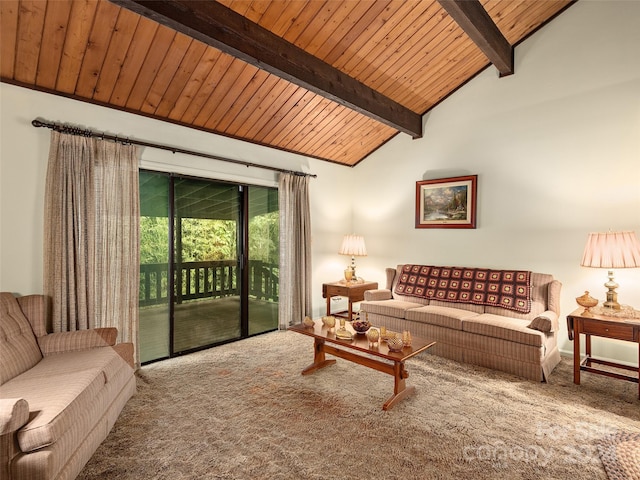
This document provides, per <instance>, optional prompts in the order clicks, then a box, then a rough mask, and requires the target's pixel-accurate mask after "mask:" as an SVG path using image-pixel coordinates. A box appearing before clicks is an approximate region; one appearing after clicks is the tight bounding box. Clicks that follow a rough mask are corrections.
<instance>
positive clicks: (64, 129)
mask: <svg viewBox="0 0 640 480" xmlns="http://www.w3.org/2000/svg"><path fill="white" fill-rule="evenodd" d="M0 1H1V0H0ZM31 125H33V126H34V127H38V128H39V127H46V128H50V129H52V130H55V131H56V132H60V133H68V134H70V135H79V136H83V137H95V138H101V139H103V140H112V141H114V142H120V143H123V144H129V145H140V146H141V147H151V148H157V149H159V150H168V151H170V152H173V153H174V154H175V153H184V154H185V155H192V156H194V157H202V158H210V159H212V160H220V161H221V162H228V163H235V164H236V165H244V166H245V167H247V168H248V167H254V168H262V169H264V170H272V171H274V172H280V173H291V174H293V175H299V176H301V177H304V176H306V177H312V178H316V177H317V175H314V174H312V173H304V172H296V171H294V170H285V169H284V168H277V167H270V166H268V165H260V164H257V163H251V162H244V161H242V160H234V159H232V158H225V157H219V156H217V155H211V154H209V153H202V152H196V151H193V150H186V149H184V148H178V147H171V146H169V145H162V144H161V143H152V142H145V141H142V140H132V139H130V138H128V137H122V136H118V135H107V134H106V133H105V132H94V131H93V130H88V129H82V128H79V127H73V126H70V125H63V124H59V123H51V122H46V121H43V120H40V119H37V118H36V119H35V120H33V121H32V122H31Z"/></svg>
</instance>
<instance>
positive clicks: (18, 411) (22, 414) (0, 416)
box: [0, 398, 29, 435]
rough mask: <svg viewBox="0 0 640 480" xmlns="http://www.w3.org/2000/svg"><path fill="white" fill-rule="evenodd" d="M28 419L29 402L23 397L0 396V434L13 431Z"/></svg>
mask: <svg viewBox="0 0 640 480" xmlns="http://www.w3.org/2000/svg"><path fill="white" fill-rule="evenodd" d="M28 421H29V403H27V401H26V400H25V399H24V398H0V435H5V434H7V433H11V432H15V431H16V430H19V429H20V428H21V427H23V426H24V425H26V424H27V422H28Z"/></svg>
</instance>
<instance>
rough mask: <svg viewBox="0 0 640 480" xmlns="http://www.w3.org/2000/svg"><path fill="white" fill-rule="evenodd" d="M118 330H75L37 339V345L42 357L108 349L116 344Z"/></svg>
mask: <svg viewBox="0 0 640 480" xmlns="http://www.w3.org/2000/svg"><path fill="white" fill-rule="evenodd" d="M117 336H118V329H117V328H115V327H107V328H93V329H91V330H76V331H75V332H58V333H50V334H49V335H45V336H44V337H38V345H39V346H40V350H41V351H42V354H43V355H45V356H46V355H51V354H52V353H62V352H71V351H74V350H87V349H89V348H96V347H109V346H113V345H115V344H116V337H117Z"/></svg>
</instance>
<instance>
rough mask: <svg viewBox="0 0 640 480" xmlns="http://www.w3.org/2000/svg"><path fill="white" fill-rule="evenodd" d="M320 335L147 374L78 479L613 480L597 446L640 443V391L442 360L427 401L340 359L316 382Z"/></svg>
mask: <svg viewBox="0 0 640 480" xmlns="http://www.w3.org/2000/svg"><path fill="white" fill-rule="evenodd" d="M312 345H313V342H312V340H311V339H310V338H307V337H305V336H302V335H299V334H296V333H292V332H286V333H282V332H273V333H269V334H266V335H262V336H260V337H254V338H251V339H248V340H244V341H241V342H236V343H233V344H228V345H224V346H222V347H217V348H215V349H211V350H208V351H203V352H199V353H195V354H191V355H187V356H184V357H181V358H177V359H172V360H167V361H164V362H160V363H156V364H152V365H149V366H146V367H143V368H142V370H141V371H140V374H139V379H138V393H137V394H136V396H135V397H133V398H132V399H131V400H130V401H129V403H128V404H127V406H126V407H125V409H124V411H123V413H122V415H121V417H120V419H119V420H118V422H117V423H116V425H115V427H114V429H113V430H112V432H111V434H110V435H109V437H108V438H107V439H106V440H105V442H104V443H103V444H102V445H101V447H100V448H99V449H98V451H97V452H96V453H95V455H94V456H93V458H92V459H91V460H90V462H89V463H88V464H87V466H86V467H85V469H84V470H83V472H82V473H81V475H80V477H79V479H83V480H89V479H136V480H137V479H172V480H180V479H200V478H202V479H247V480H248V479H252V480H253V479H318V480H319V479H323V480H328V479H329V480H330V479H335V480H338V479H339V480H345V479H367V480H368V479H373V478H384V479H408V478H421V479H568V478H571V479H589V480H592V479H606V478H607V474H606V471H605V468H604V466H603V464H602V461H601V460H600V456H599V453H598V444H599V442H601V441H602V440H603V439H605V438H610V437H611V436H612V435H616V434H618V433H625V432H626V433H629V434H640V400H638V399H637V388H638V387H637V384H633V383H630V382H623V381H619V380H615V379H610V378H606V377H602V376H596V375H589V374H584V375H583V382H582V385H581V386H577V385H574V384H573V382H572V364H571V361H570V359H563V361H562V363H561V364H560V365H559V366H558V368H557V369H556V370H555V371H554V373H553V375H552V377H551V379H550V382H549V383H548V384H542V383H537V382H531V381H527V380H522V379H519V378H516V377H513V376H511V375H507V374H502V373H499V372H494V371H491V370H487V369H483V368H479V367H473V366H469V365H461V364H458V363H455V362H452V361H448V360H446V359H443V358H440V357H436V356H433V355H430V354H422V355H420V356H418V357H417V358H415V359H412V360H411V361H409V362H408V369H409V372H410V377H409V379H408V383H409V384H412V385H415V386H416V387H417V392H416V394H415V395H413V396H411V397H409V398H408V399H406V400H404V401H403V402H401V403H400V404H398V405H397V406H396V407H395V408H394V409H392V410H390V411H388V412H384V411H382V409H381V406H382V404H383V403H384V401H385V400H386V399H387V397H388V396H389V395H390V394H391V392H392V390H393V381H392V378H391V377H390V376H388V375H385V374H383V373H380V372H377V371H375V370H371V369H368V368H365V367H362V366H359V365H354V364H352V363H350V362H347V361H345V360H342V359H338V362H337V363H336V364H335V365H332V366H330V367H328V368H325V369H323V370H321V371H318V372H316V373H314V374H313V375H309V376H302V375H300V371H301V370H302V369H303V368H304V367H306V366H307V365H308V364H309V363H311V361H312V356H313V355H312Z"/></svg>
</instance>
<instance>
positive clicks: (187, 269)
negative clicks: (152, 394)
mask: <svg viewBox="0 0 640 480" xmlns="http://www.w3.org/2000/svg"><path fill="white" fill-rule="evenodd" d="M140 209H141V220H140V226H141V232H140V233H141V239H142V240H141V258H140V274H141V282H140V356H141V361H142V362H148V361H153V360H157V359H160V358H166V357H170V356H174V355H178V354H181V353H185V352H190V351H193V350H198V349H201V348H205V347H208V346H212V345H217V344H221V343H226V342H229V341H232V340H237V339H240V338H245V337H247V336H249V335H255V334H258V333H262V332H265V331H270V330H274V329H276V328H277V325H278V322H277V312H278V288H277V285H278V250H279V247H278V205H277V190H276V189H274V188H267V187H254V186H247V185H237V184H232V183H225V182H215V181H211V180H205V179H194V178H187V177H180V176H171V175H167V174H163V173H157V172H140ZM163 227H164V228H165V230H164V231H163V230H162V229H163ZM163 242H164V243H163ZM168 292H171V294H169V293H168Z"/></svg>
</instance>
